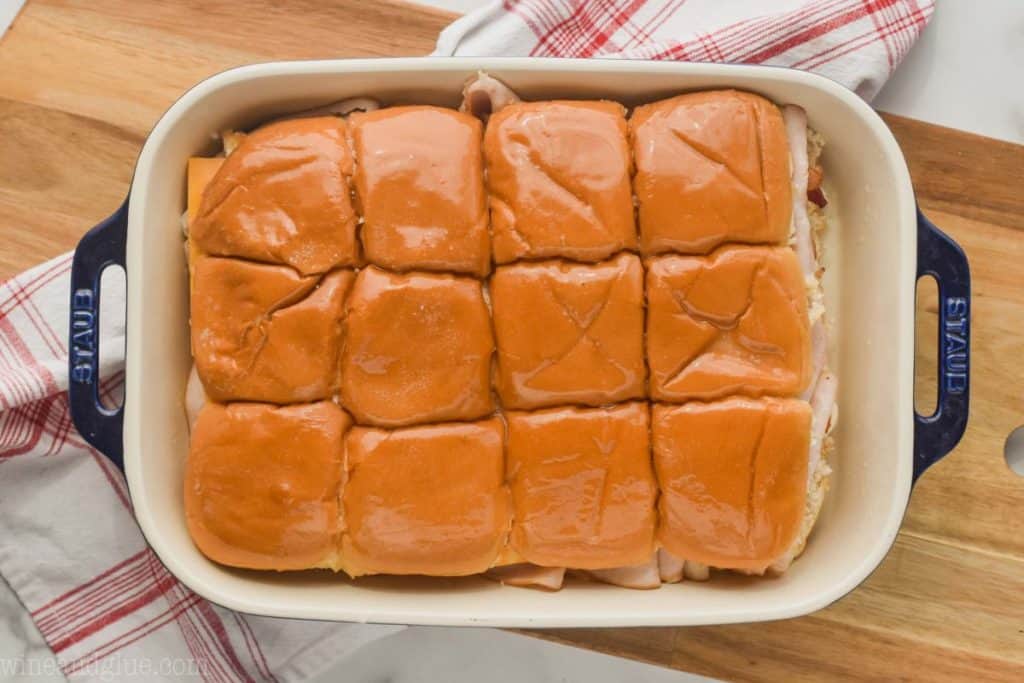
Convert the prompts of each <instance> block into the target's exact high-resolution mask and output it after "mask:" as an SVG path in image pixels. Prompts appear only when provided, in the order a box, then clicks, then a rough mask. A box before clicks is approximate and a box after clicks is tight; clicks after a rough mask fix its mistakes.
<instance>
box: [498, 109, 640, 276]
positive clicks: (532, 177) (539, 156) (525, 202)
mask: <svg viewBox="0 0 1024 683" xmlns="http://www.w3.org/2000/svg"><path fill="white" fill-rule="evenodd" d="M484 154H485V157H486V159H487V186H488V192H489V193H490V204H491V229H492V232H493V241H494V260H495V261H496V262H497V263H508V262H510V261H514V260H517V259H520V258H533V259H536V258H554V257H565V258H572V259H575V260H579V261H600V260H602V259H605V258H608V257H609V256H611V255H612V254H613V253H615V252H617V251H621V250H623V249H633V248H635V247H636V228H635V225H634V221H633V199H632V194H631V190H630V187H629V175H630V170H631V168H632V163H631V161H630V154H629V145H628V143H627V140H626V119H625V116H624V110H623V108H622V105H620V104H618V103H615V102H573V101H553V102H523V103H518V104H512V105H509V106H507V107H504V108H503V109H501V111H499V112H498V113H496V114H494V115H493V116H492V117H491V119H490V121H489V122H488V124H487V131H486V133H485V134H484Z"/></svg>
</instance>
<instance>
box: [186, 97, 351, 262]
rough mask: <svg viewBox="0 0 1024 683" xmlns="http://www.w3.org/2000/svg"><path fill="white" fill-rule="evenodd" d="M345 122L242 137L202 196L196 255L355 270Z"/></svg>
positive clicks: (289, 125) (273, 128) (317, 121)
mask: <svg viewBox="0 0 1024 683" xmlns="http://www.w3.org/2000/svg"><path fill="white" fill-rule="evenodd" d="M351 174H352V155H351V153H350V152H349V148H348V143H347V142H346V140H345V122H344V121H343V120H342V119H338V118H334V117H318V118H306V119H294V120H290V121H281V122H279V123H272V124H270V125H267V126H264V127H263V128H260V129H258V130H256V131H254V132H253V133H251V134H250V135H247V136H246V137H245V139H244V140H243V141H242V143H241V144H240V145H239V146H238V149H236V150H235V151H234V152H233V153H232V154H231V155H230V156H228V158H227V159H226V160H225V161H224V164H223V166H221V167H220V169H219V170H218V171H217V174H216V175H215V176H214V178H213V180H212V181H211V182H210V184H209V185H208V186H207V188H206V190H205V192H204V193H203V202H202V205H201V207H200V209H199V214H198V216H196V220H195V221H194V222H193V225H192V227H191V231H190V234H191V237H192V239H193V240H194V241H195V243H196V246H198V247H199V249H200V250H201V251H204V252H206V253H208V254H213V255H216V256H238V257H242V258H246V259H251V260H254V261H262V262H266V263H281V264H286V265H289V266H291V267H293V268H295V269H296V270H298V271H299V272H300V273H302V274H309V273H322V272H325V271H327V270H330V269H332V268H336V267H338V266H345V265H355V264H356V262H357V260H358V252H357V245H356V237H355V232H356V215H355V211H354V210H353V208H352V200H351V196H350V190H349V181H348V178H349V177H350V176H351Z"/></svg>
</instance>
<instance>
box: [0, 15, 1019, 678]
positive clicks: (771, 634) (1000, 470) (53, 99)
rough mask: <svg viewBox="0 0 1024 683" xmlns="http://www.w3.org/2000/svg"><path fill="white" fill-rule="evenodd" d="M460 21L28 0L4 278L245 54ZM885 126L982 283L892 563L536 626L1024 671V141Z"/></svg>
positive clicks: (8, 152) (931, 314)
mask: <svg viewBox="0 0 1024 683" xmlns="http://www.w3.org/2000/svg"><path fill="white" fill-rule="evenodd" d="M0 1H2V0H0ZM284 5H287V8H285V7H284ZM451 19H452V16H451V15H447V14H444V13H440V12H437V11H433V10H429V9H424V8H420V7H414V6H411V5H403V4H400V3H398V2H377V3H371V2H360V1H359V0H351V1H341V0H336V1H334V2H320V1H319V0H292V1H291V2H288V3H277V2H271V1H270V0H256V1H253V2H248V3H236V2H229V1H227V0H213V1H209V0H189V1H187V2H165V3H156V2H137V1H135V0H79V1H74V0H29V2H28V4H27V6H26V7H25V9H24V10H23V11H22V13H21V15H20V16H19V17H18V18H17V20H16V21H15V22H14V25H13V27H12V28H11V29H10V31H9V32H8V33H7V34H6V35H5V36H4V37H3V39H2V40H0V278H6V277H8V276H11V275H14V274H15V273H17V272H19V271H20V270H23V269H25V268H27V267H29V266H31V265H33V264H35V263H37V262H39V261H42V260H44V259H47V258H49V257H51V256H55V255H57V254H59V253H61V252H64V251H67V250H69V249H71V248H73V247H74V245H75V243H76V242H77V240H78V238H79V237H80V236H81V235H82V233H83V232H85V230H87V229H88V228H89V227H91V226H92V225H94V224H95V223H96V222H97V221H99V220H100V219H102V218H103V217H105V216H106V215H107V214H108V213H110V212H111V211H113V210H114V209H115V208H116V207H117V206H118V204H119V203H120V201H121V200H122V199H123V198H124V196H125V192H126V190H127V188H128V182H129V179H130V178H131V174H132V167H133V165H134V162H135V157H136V154H137V153H138V150H139V148H140V146H141V144H142V142H143V139H144V137H145V135H146V133H147V131H148V130H149V128H150V127H151V126H152V124H153V123H154V122H155V121H156V120H157V118H158V117H159V116H160V114H161V113H162V112H163V111H164V109H165V108H166V107H167V106H168V105H170V104H171V103H172V102H173V101H174V100H175V99H176V98H177V97H178V96H179V95H181V93H182V92H184V90H185V89H186V88H188V87H189V86H190V85H192V84H193V83H195V82H197V81H199V80H201V79H203V78H205V77H207V76H209V75H210V74H213V73H215V72H217V71H220V70H222V69H225V68H228V67H231V66H236V65H239V64H245V63H250V62H259V61H267V60H275V59H304V58H326V57H354V56H393V55H422V54H426V53H427V52H429V51H430V50H431V48H432V47H433V44H434V41H435V39H436V36H437V33H438V31H440V30H441V28H443V27H444V26H445V25H446V24H447V23H448V22H449V21H451ZM886 120H887V121H888V122H889V125H890V126H891V127H892V129H893V130H894V131H895V133H896V136H897V138H898V139H899V141H900V143H901V145H902V147H903V150H904V152H905V153H906V155H907V158H908V159H909V162H910V167H911V172H912V174H913V178H914V185H915V187H916V189H917V196H918V198H919V200H920V202H921V204H922V205H923V207H924V209H925V210H926V211H927V213H928V214H929V216H930V217H931V218H932V219H933V220H934V221H935V222H936V223H937V224H938V225H939V226H940V227H941V228H943V229H944V230H946V231H947V232H949V233H950V234H951V235H952V236H953V237H954V238H955V239H956V240H957V241H959V243H960V244H961V245H963V247H964V248H965V249H966V250H967V253H968V256H969V258H970V261H971V267H972V270H973V278H974V325H973V329H974V356H973V370H974V377H973V401H972V416H971V423H970V427H969V429H968V431H967V435H966V436H965V438H964V440H963V442H962V443H961V445H960V447H959V448H957V449H956V451H954V452H953V453H952V454H951V455H950V456H949V457H948V458H946V459H945V460H944V461H943V462H942V463H940V464H939V465H937V466H936V467H935V468H934V469H933V470H931V471H930V472H928V474H926V475H925V476H924V478H923V479H922V480H921V482H920V484H919V485H918V486H917V488H916V489H915V491H914V495H913V499H912V501H911V505H910V509H909V510H908V512H907V517H906V521H905V523H904V525H903V531H902V532H901V533H900V536H899V539H898V540H897V542H896V545H895V547H894V548H893V550H892V552H891V553H890V554H889V556H888V558H887V559H886V560H885V562H884V563H883V564H882V566H881V567H880V568H879V569H878V571H876V572H875V573H874V574H873V575H872V576H871V577H870V579H868V580H867V581H866V582H865V583H864V584H863V585H862V586H861V587H860V588H858V589H857V590H856V591H854V592H853V593H852V594H851V595H849V596H848V597H846V598H844V599H842V600H840V601H839V602H838V603H836V604H834V605H832V606H831V607H829V608H827V609H825V610H822V611H820V612H818V613H816V614H813V615H811V616H808V617H804V618H801V619H794V620H791V621H785V622H777V623H771V624H754V625H746V626H728V627H706V628H640V629H605V630H599V629H587V630H558V631H547V632H535V633H534V635H539V636H541V637H545V638H553V639H556V640H559V641H562V642H566V643H572V644H574V645H579V646H583V647H588V648H594V649H598V650H603V651H606V652H611V653H614V654H617V655H622V656H625V657H633V658H637V659H643V660H646V661H649V662H653V663H655V664H661V665H663V666H669V667H676V668H679V669H684V670H687V671H692V672H697V673H701V674H706V675H710V676H716V677H720V678H725V679H730V680H744V681H746V680H749V681H783V680H786V681H792V680H815V679H826V678H827V679H835V678H852V677H857V678H868V679H892V678H906V679H915V680H922V681H929V682H931V683H935V682H938V681H944V680H1012V679H1016V680H1021V679H1022V678H1024V533H1022V531H1024V521H1022V520H1024V478H1019V477H1017V476H1015V475H1014V474H1012V473H1011V472H1010V471H1009V469H1008V468H1007V467H1006V466H1005V464H1004V462H1003V455H1002V451H1003V441H1004V440H1005V438H1006V436H1007V434H1008V433H1009V432H1010V431H1011V430H1012V429H1013V428H1014V427H1016V426H1017V425H1019V424H1021V423H1024V401H1022V393H1024V389H1022V387H1024V147H1021V146H1017V145H1012V144H1008V143H1002V142H997V141H994V140H989V139H985V138H981V137H978V136H974V135H969V134H966V133H960V132H957V131H954V130H949V129H945V128H940V127H937V126H932V125H928V124H925V123H921V122H918V121H912V120H908V119H903V118H899V117H894V116H887V117H886ZM936 324H937V322H936V307H935V302H934V299H933V300H932V301H930V302H922V303H919V312H918V331H919V341H918V361H919V363H918V372H917V375H918V383H919V385H921V386H927V387H932V386H934V383H935V375H936V373H935V341H934V339H935V337H934V330H935V327H936ZM922 393H924V394H927V393H931V394H932V395H934V391H932V392H928V391H923V392H922Z"/></svg>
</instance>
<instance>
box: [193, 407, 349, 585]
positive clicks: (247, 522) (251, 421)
mask: <svg viewBox="0 0 1024 683" xmlns="http://www.w3.org/2000/svg"><path fill="white" fill-rule="evenodd" d="M349 424H350V420H349V417H348V415H346V414H345V412H344V411H343V410H342V409H341V408H339V407H338V406H336V405H335V404H334V403H331V402H329V401H323V402H320V403H308V404H301V405H293V406H284V407H279V406H272V405H267V404H262V403H232V404H230V405H226V406H225V405H220V404H217V403H208V404H207V405H206V406H205V407H203V409H202V411H201V412H200V413H199V419H198V420H197V421H196V424H195V428H194V429H193V431H192V445H191V450H190V452H189V457H188V461H187V463H186V470H185V516H186V519H187V522H188V530H189V533H190V534H191V535H192V539H193V540H194V541H195V543H196V546H198V547H199V550H200V551H202V553H203V554H204V555H206V556H207V557H209V558H210V559H211V560H213V561H215V562H220V563H221V564H226V565H230V566H233V567H246V568H248V569H276V570H289V569H308V568H311V567H331V568H333V567H335V566H336V564H337V545H338V535H339V533H340V528H339V526H340V525H339V521H338V497H339V493H340V492H339V487H340V484H341V478H342V474H343V467H344V464H343V457H342V447H343V441H342V438H343V436H344V433H345V430H346V429H347V428H348V426H349Z"/></svg>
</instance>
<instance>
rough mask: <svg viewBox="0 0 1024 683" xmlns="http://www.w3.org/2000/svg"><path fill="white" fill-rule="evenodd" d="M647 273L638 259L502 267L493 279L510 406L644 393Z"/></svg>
mask: <svg viewBox="0 0 1024 683" xmlns="http://www.w3.org/2000/svg"><path fill="white" fill-rule="evenodd" d="M643 288H644V284H643V268H642V267H641V265H640V259H639V257H637V256H636V255H635V254H619V255H618V256H617V257H615V258H613V259H609V260H608V261H603V262H601V263H595V264H582V263H567V262H565V261H543V262H540V263H517V264H514V265H509V266H501V267H499V268H498V269H497V270H496V271H495V274H494V276H493V277H492V278H491V305H492V307H493V310H494V328H495V331H496V334H497V342H498V372H497V378H496V381H495V386H496V388H497V391H498V394H499V395H500V396H501V399H502V403H503V405H504V406H505V407H506V408H517V409H527V408H538V407H542V406H550V405H559V404H561V405H564V404H569V403H582V404H586V405H605V404H608V403H614V402H617V401H623V400H627V399H630V398H641V397H642V396H643V393H644V359H643V320H644V312H643V298H644V292H643Z"/></svg>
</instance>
